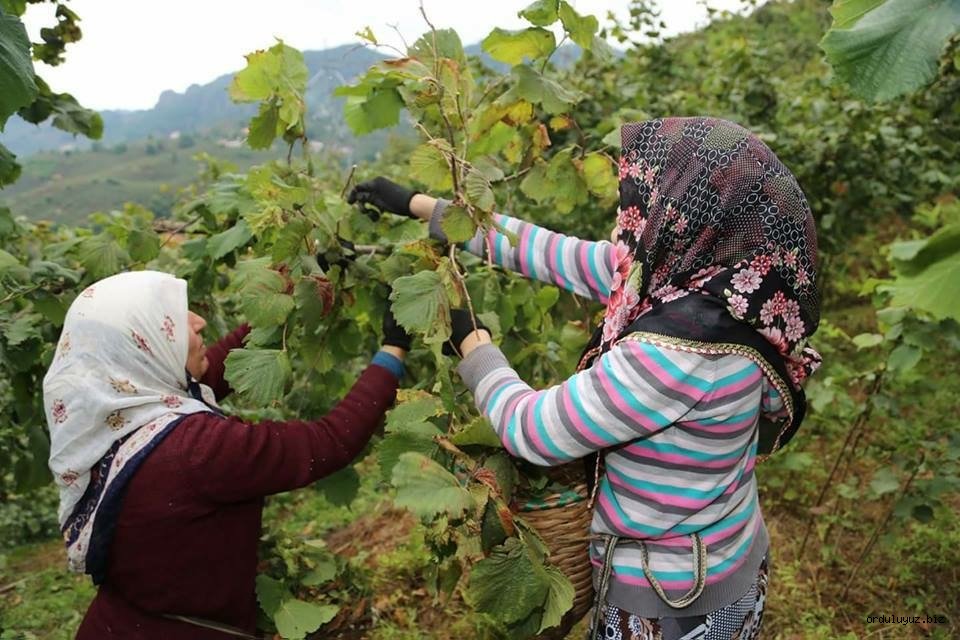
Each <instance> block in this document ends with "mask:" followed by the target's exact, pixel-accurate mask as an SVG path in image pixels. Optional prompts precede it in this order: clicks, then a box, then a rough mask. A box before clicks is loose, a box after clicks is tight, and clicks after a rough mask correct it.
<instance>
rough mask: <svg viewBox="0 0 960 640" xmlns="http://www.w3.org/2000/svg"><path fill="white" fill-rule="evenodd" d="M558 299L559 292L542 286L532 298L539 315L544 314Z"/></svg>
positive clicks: (553, 288)
mask: <svg viewBox="0 0 960 640" xmlns="http://www.w3.org/2000/svg"><path fill="white" fill-rule="evenodd" d="M559 299H560V290H559V289H557V288H556V287H551V286H549V285H546V286H543V287H541V288H540V290H539V291H537V294H536V295H535V296H534V297H533V303H534V304H535V305H536V306H537V308H538V309H539V310H540V313H546V312H547V311H548V310H549V309H550V308H552V307H553V305H555V304H557V300H559Z"/></svg>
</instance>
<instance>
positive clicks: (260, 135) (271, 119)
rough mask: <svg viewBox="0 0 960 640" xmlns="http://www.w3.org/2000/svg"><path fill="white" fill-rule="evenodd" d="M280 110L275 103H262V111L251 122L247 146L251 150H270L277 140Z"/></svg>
mask: <svg viewBox="0 0 960 640" xmlns="http://www.w3.org/2000/svg"><path fill="white" fill-rule="evenodd" d="M279 125H280V109H278V108H277V105H276V104H274V103H273V102H262V103H260V111H258V112H257V115H255V116H254V117H253V118H252V119H251V120H250V127H249V130H248V132H247V144H249V145H250V148H251V149H269V148H270V145H272V144H273V141H274V140H276V139H277V133H278V132H277V127H278V126H279Z"/></svg>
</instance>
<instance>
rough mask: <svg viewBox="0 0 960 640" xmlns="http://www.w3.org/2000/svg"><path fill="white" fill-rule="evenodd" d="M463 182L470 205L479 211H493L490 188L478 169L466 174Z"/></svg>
mask: <svg viewBox="0 0 960 640" xmlns="http://www.w3.org/2000/svg"><path fill="white" fill-rule="evenodd" d="M464 182H465V188H466V192H467V199H468V200H469V201H470V204H472V205H473V206H475V207H476V208H478V209H480V210H481V211H493V210H494V208H495V207H496V206H497V202H496V200H495V199H494V196H493V189H492V188H491V187H490V181H489V180H487V177H486V176H485V175H483V173H481V172H480V171H479V170H478V169H471V170H470V172H469V173H467V177H466V180H465V181H464ZM472 237H473V234H472V233H471V234H470V238H472ZM467 239H469V238H467Z"/></svg>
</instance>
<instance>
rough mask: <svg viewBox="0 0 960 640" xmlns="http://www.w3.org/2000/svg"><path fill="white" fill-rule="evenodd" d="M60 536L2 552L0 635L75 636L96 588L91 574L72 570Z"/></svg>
mask: <svg viewBox="0 0 960 640" xmlns="http://www.w3.org/2000/svg"><path fill="white" fill-rule="evenodd" d="M64 565H65V561H64V551H63V546H62V544H61V543H60V541H59V540H52V541H48V542H43V543H33V544H29V545H24V546H21V547H17V548H15V549H13V550H12V551H10V552H8V553H6V554H4V555H0V639H2V640H33V639H34V638H37V639H43V640H70V639H72V638H73V637H74V636H75V635H76V632H77V628H78V627H79V626H80V621H81V620H82V619H83V615H84V613H85V612H86V610H87V607H88V606H89V604H90V601H91V600H92V599H93V596H94V595H95V593H96V590H95V588H94V587H93V584H92V583H91V582H90V578H89V577H87V576H79V575H76V574H72V573H67V572H66V570H65V567H64Z"/></svg>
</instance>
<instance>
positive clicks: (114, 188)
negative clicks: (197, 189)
mask: <svg viewBox="0 0 960 640" xmlns="http://www.w3.org/2000/svg"><path fill="white" fill-rule="evenodd" d="M160 144H161V143H158V142H157V141H141V142H131V143H128V144H124V145H118V146H117V147H115V148H113V149H101V150H99V151H75V152H69V153H61V152H53V151H51V152H44V153H39V154H36V155H33V156H29V157H27V158H26V159H24V160H23V163H22V164H23V174H22V175H21V177H20V179H19V180H18V181H17V182H16V183H14V184H13V185H11V186H9V187H7V188H6V189H5V190H4V205H5V206H8V207H10V208H11V210H12V211H13V212H14V214H16V215H25V216H27V217H28V218H30V219H31V220H52V221H55V222H62V223H68V224H77V223H80V222H82V221H84V220H85V219H86V218H87V216H88V215H89V214H90V213H91V212H93V211H110V210H113V209H120V208H122V207H123V204H124V203H125V202H137V203H140V204H142V205H143V206H145V207H147V208H148V209H150V210H151V211H153V212H154V213H155V214H156V215H157V216H161V217H163V216H167V215H169V214H170V211H171V208H172V207H173V206H174V204H175V203H176V198H177V193H178V191H179V189H180V188H182V187H185V186H187V185H188V184H190V183H192V182H194V181H196V179H197V176H198V173H199V169H200V165H199V164H198V163H197V162H196V161H195V160H194V159H193V156H195V155H196V154H198V153H201V152H206V153H209V154H210V155H212V156H214V157H216V158H218V159H220V160H224V161H227V162H231V163H233V164H235V165H237V168H238V169H239V170H244V169H246V168H248V167H250V166H252V165H254V164H257V163H260V162H264V161H266V160H269V159H272V158H274V157H276V156H275V154H271V153H269V152H257V151H253V150H250V149H247V148H240V149H230V148H226V147H222V146H219V145H218V144H217V143H216V142H215V141H213V140H209V139H200V140H198V141H197V142H196V143H195V144H194V145H193V146H191V147H189V148H180V147H178V146H177V142H176V141H169V140H168V141H163V142H162V147H160V146H159V145H160Z"/></svg>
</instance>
